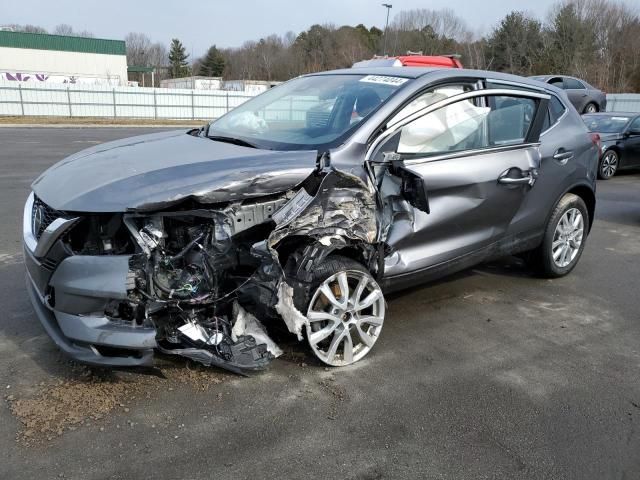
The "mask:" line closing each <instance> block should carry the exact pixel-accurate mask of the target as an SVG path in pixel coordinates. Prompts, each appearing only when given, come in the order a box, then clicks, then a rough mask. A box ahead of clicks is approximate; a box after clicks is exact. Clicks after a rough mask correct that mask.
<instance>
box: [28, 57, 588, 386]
mask: <svg viewBox="0 0 640 480" xmlns="http://www.w3.org/2000/svg"><path fill="white" fill-rule="evenodd" d="M567 105H568V100H567V97H566V96H565V94H564V93H563V92H562V91H561V90H558V89H556V88H555V87H553V86H550V85H543V84H541V83H539V82H535V81H531V80H528V79H525V78H521V77H516V76H511V75H505V74H499V73H494V72H483V71H476V70H458V69H456V70H444V69H420V68H393V67H390V68H376V69H368V68H361V69H357V70H338V71H332V72H325V73H318V74H312V75H307V76H303V77H300V78H296V79H294V80H291V81H289V82H286V83H285V84H283V85H281V86H278V87H276V88H273V89H271V90H269V91H268V92H266V93H264V94H262V95H260V96H258V97H256V98H253V99H251V100H249V101H247V102H246V103H245V104H243V105H241V106H240V107H238V108H236V109H235V110H233V111H231V112H230V113H228V114H227V115H225V116H223V117H222V118H220V119H218V120H216V121H214V122H212V123H210V124H209V125H206V126H204V127H202V128H199V129H194V130H190V131H175V132H163V133H156V134H151V135H145V136H140V137H134V138H130V139H126V140H119V141H116V142H112V143H107V144H103V145H97V146H94V147H92V148H90V149H87V150H84V151H81V152H79V153H76V154H74V155H71V156H70V157H68V158H66V159H64V160H62V161H61V162H59V163H58V164H56V165H54V166H53V167H51V168H50V169H49V170H47V171H46V172H44V173H43V174H42V175H41V176H40V177H39V178H37V179H36V180H35V182H34V183H33V185H32V189H33V192H32V193H31V195H30V196H29V198H28V200H27V203H26V205H25V209H24V232H23V233H24V251H25V263H26V267H27V289H28V292H29V295H30V297H31V301H32V304H33V306H34V309H35V311H36V313H37V316H38V318H39V319H40V321H41V322H42V324H43V326H44V328H45V330H46V331H47V333H48V334H49V335H50V336H51V338H52V339H53V340H54V342H55V343H56V344H57V345H58V346H59V347H60V348H61V349H62V350H63V351H65V352H66V353H67V354H69V355H70V356H71V357H72V358H74V359H76V360H79V361H81V362H86V363H89V364H94V365H109V366H133V365H150V364H152V362H153V355H154V353H155V352H162V353H163V354H167V355H180V356H184V357H187V358H190V359H193V360H195V361H198V362H201V363H203V364H205V365H214V366H219V367H223V368H226V369H229V370H232V371H234V372H239V373H243V372H247V371H251V370H256V369H262V368H264V367H265V366H266V365H267V364H268V363H269V362H270V361H271V360H272V359H273V358H275V357H277V356H278V355H279V354H281V353H282V352H281V350H280V348H279V347H278V345H277V342H276V341H275V340H277V339H278V338H280V337H278V336H277V335H278V330H279V329H280V330H282V331H284V332H285V333H286V332H290V333H292V334H294V335H296V336H297V337H298V338H299V339H300V340H303V339H306V341H307V342H308V343H309V346H310V348H311V350H312V351H313V353H314V354H315V355H316V356H317V358H318V359H319V360H320V361H322V362H324V363H325V364H328V365H332V366H341V365H348V364H351V363H353V362H356V361H358V360H360V359H361V358H363V357H364V356H365V355H367V353H368V352H369V351H370V350H371V349H372V347H373V345H374V344H375V342H376V341H377V339H378V338H379V337H380V334H381V331H382V328H383V325H384V322H385V318H386V303H385V300H384V295H383V292H388V291H392V290H398V289H402V288H405V287H408V286H413V285H416V284H417V283H419V282H425V281H429V280H432V279H435V278H438V277H441V276H443V275H447V274H450V273H453V272H456V271H459V270H462V269H465V268H468V267H470V266H472V265H474V264H477V263H479V262H484V261H487V260H490V259H494V258H497V257H501V256H505V255H513V254H518V255H520V256H522V257H523V258H526V259H527V261H528V262H529V263H530V265H531V266H532V267H533V268H534V269H535V270H536V271H537V272H538V273H539V274H540V275H542V276H546V277H560V276H562V275H566V274H567V273H569V272H570V271H571V270H572V269H573V268H574V267H575V265H576V263H577V262H578V260H579V258H580V256H581V254H582V251H583V249H584V247H585V242H586V239H587V235H588V233H589V230H590V228H591V225H592V221H593V213H594V209H595V194H594V191H595V180H596V168H597V163H598V147H597V145H596V144H595V143H594V142H593V141H592V139H591V138H590V136H589V133H588V131H587V129H586V127H585V125H584V123H583V122H582V120H581V118H580V116H579V115H578V114H577V112H576V111H575V110H574V109H572V108H568V107H567ZM274 334H275V335H274ZM274 339H275V340H274Z"/></svg>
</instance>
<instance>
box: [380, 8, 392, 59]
mask: <svg viewBox="0 0 640 480" xmlns="http://www.w3.org/2000/svg"><path fill="white" fill-rule="evenodd" d="M382 6H383V7H384V8H386V9H387V23H386V24H385V26H384V48H383V49H382V54H383V55H386V54H387V29H388V28H389V11H390V10H391V9H392V8H393V5H391V4H390V3H383V4H382Z"/></svg>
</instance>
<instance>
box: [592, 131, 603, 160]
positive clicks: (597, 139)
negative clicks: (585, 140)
mask: <svg viewBox="0 0 640 480" xmlns="http://www.w3.org/2000/svg"><path fill="white" fill-rule="evenodd" d="M589 136H590V137H591V143H593V144H594V145H595V146H596V147H598V156H600V155H602V140H601V139H600V134H598V133H595V132H591V133H589Z"/></svg>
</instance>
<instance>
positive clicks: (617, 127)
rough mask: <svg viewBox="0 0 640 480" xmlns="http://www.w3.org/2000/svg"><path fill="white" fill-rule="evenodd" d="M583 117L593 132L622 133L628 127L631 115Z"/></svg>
mask: <svg viewBox="0 0 640 480" xmlns="http://www.w3.org/2000/svg"><path fill="white" fill-rule="evenodd" d="M582 119H583V120H584V123H585V125H587V128H588V129H589V131H591V132H600V133H620V132H622V131H623V130H624V129H625V128H626V126H627V124H628V123H629V120H631V117H625V116H619V115H585V116H584V117H582Z"/></svg>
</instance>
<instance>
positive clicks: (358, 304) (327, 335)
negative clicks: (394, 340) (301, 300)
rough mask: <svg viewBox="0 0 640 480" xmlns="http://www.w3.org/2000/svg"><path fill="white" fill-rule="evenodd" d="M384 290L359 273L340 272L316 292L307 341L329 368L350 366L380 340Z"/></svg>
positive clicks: (309, 317)
mask: <svg viewBox="0 0 640 480" xmlns="http://www.w3.org/2000/svg"><path fill="white" fill-rule="evenodd" d="M384 314H385V303H384V296H383V295H382V290H381V289H380V287H379V286H378V284H377V283H376V282H375V280H373V278H371V277H370V276H369V275H367V274H365V273H363V272H360V271H358V270H346V271H342V272H338V273H336V274H335V275H332V276H331V277H329V278H327V279H326V280H325V281H324V282H322V284H321V285H320V286H319V287H318V288H317V289H316V291H315V293H314V295H313V297H312V298H311V302H310V303H309V308H308V310H307V319H308V320H309V322H308V324H307V340H308V342H309V345H310V346H311V349H312V350H313V353H314V354H315V355H316V356H317V357H318V358H319V359H320V360H321V361H322V362H324V363H326V364H327V365H331V366H334V367H339V366H344V365H350V364H352V363H354V362H357V361H358V360H360V359H361V358H362V357H364V356H365V355H366V354H367V353H369V351H371V348H372V347H373V345H374V344H375V343H376V340H378V337H379V336H380V331H381V330H382V324H383V323H384Z"/></svg>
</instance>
